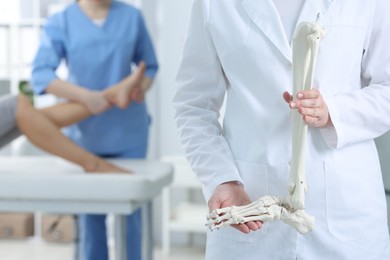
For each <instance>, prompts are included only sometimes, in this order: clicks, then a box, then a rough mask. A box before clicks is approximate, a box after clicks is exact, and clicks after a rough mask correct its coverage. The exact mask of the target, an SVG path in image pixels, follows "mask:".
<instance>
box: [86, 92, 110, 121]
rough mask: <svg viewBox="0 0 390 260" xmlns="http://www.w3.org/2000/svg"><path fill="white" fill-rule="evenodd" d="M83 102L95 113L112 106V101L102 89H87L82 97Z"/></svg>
mask: <svg viewBox="0 0 390 260" xmlns="http://www.w3.org/2000/svg"><path fill="white" fill-rule="evenodd" d="M82 100H83V104H84V105H85V106H86V107H87V109H88V111H89V112H91V113H92V114H93V115H97V114H100V113H103V112H104V111H106V110H108V109H109V108H111V105H110V103H109V102H108V101H107V99H106V97H105V96H104V94H103V92H100V91H90V90H88V91H86V92H85V94H84V96H83V97H82Z"/></svg>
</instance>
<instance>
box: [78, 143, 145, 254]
mask: <svg viewBox="0 0 390 260" xmlns="http://www.w3.org/2000/svg"><path fill="white" fill-rule="evenodd" d="M100 156H101V157H104V158H113V157H114V158H134V159H137V158H138V159H142V158H145V156H146V148H141V149H135V150H132V151H129V152H127V153H125V154H120V155H115V156H107V155H100ZM126 220H127V223H126V233H127V259H128V260H141V259H142V235H141V231H142V221H141V209H138V210H137V211H135V212H134V213H133V214H131V215H129V216H128V217H127V218H126ZM105 221H106V215H92V214H87V215H80V216H79V230H80V231H79V235H80V238H79V250H78V254H79V258H80V260H108V246H107V231H106V230H107V229H106V222H105Z"/></svg>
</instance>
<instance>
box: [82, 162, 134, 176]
mask: <svg viewBox="0 0 390 260" xmlns="http://www.w3.org/2000/svg"><path fill="white" fill-rule="evenodd" d="M84 170H85V171H86V172H90V173H105V172H107V173H132V172H131V171H130V170H127V169H123V168H121V167H119V166H116V165H114V164H112V163H110V162H107V161H105V160H103V159H98V160H95V161H93V162H90V163H88V164H86V165H85V166H84Z"/></svg>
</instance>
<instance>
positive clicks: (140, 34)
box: [32, 0, 158, 155]
mask: <svg viewBox="0 0 390 260" xmlns="http://www.w3.org/2000/svg"><path fill="white" fill-rule="evenodd" d="M62 59H65V61H66V64H67V67H68V70H69V78H68V82H71V83H74V84H76V85H79V86H82V87H86V88H88V89H92V90H103V89H105V88H107V87H109V86H112V85H113V84H115V83H117V82H119V81H121V80H122V79H123V78H125V77H126V76H128V75H129V74H130V73H131V65H132V64H133V63H135V64H138V63H139V62H140V61H144V62H145V63H146V66H147V71H146V76H148V77H150V78H153V77H154V76H155V74H156V73H157V69H158V65H157V59H156V55H155V52H154V49H153V45H152V42H151V40H150V37H149V35H148V32H147V29H146V26H145V23H144V20H143V17H142V14H141V13H140V11H139V10H137V9H135V8H134V7H132V6H130V5H127V4H125V3H122V2H119V1H115V0H113V1H112V5H111V7H110V10H109V12H108V15H107V17H106V21H105V23H104V24H103V25H102V26H97V25H95V24H94V23H93V21H92V20H91V19H90V18H88V17H87V16H86V15H85V14H84V13H83V11H82V10H81V9H80V7H79V5H78V4H77V3H74V4H71V5H70V6H69V7H68V8H66V9H65V10H64V11H62V12H60V13H58V14H55V15H54V16H52V17H50V18H48V20H47V22H46V25H45V27H44V32H43V37H42V40H41V44H40V47H39V49H38V52H37V54H36V57H35V59H34V62H33V73H32V85H33V88H34V90H35V92H36V93H38V94H42V93H45V90H46V88H47V86H48V85H49V84H50V82H52V81H53V80H55V79H56V78H57V75H56V69H57V67H58V66H59V64H60V62H61V60H62ZM149 123H150V118H149V115H148V113H147V109H146V105H145V103H136V102H132V103H131V105H130V106H129V107H128V108H127V109H125V110H120V109H118V108H113V109H110V110H108V111H106V112H104V113H102V114H100V115H97V116H92V117H90V118H88V119H86V120H84V121H82V122H80V123H78V124H77V126H76V127H77V131H71V132H73V134H71V136H70V137H71V138H72V139H73V140H74V141H76V142H77V143H78V144H80V145H81V146H83V147H85V148H86V149H88V150H90V151H92V152H94V153H96V154H100V155H116V154H118V155H120V154H121V153H126V152H128V151H131V150H134V149H145V150H146V145H147V136H148V126H149Z"/></svg>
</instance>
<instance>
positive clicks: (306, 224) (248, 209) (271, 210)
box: [207, 196, 314, 234]
mask: <svg viewBox="0 0 390 260" xmlns="http://www.w3.org/2000/svg"><path fill="white" fill-rule="evenodd" d="M271 220H282V221H283V222H285V223H286V224H288V225H290V226H292V227H293V228H295V229H296V230H297V231H298V232H299V233H301V234H305V233H308V232H309V231H311V230H312V229H313V226H314V217H312V216H310V215H308V214H306V213H305V211H304V210H296V211H292V209H291V206H290V204H289V203H288V202H287V201H284V200H282V199H280V198H278V197H273V196H264V197H261V198H260V199H258V200H256V201H254V202H252V203H251V204H248V205H245V206H232V207H226V208H222V209H216V210H214V211H212V212H211V213H210V214H209V215H208V217H207V221H208V223H207V226H208V227H209V228H210V230H215V229H220V228H222V227H226V226H230V225H234V224H242V223H246V222H249V221H262V222H266V221H271Z"/></svg>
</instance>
